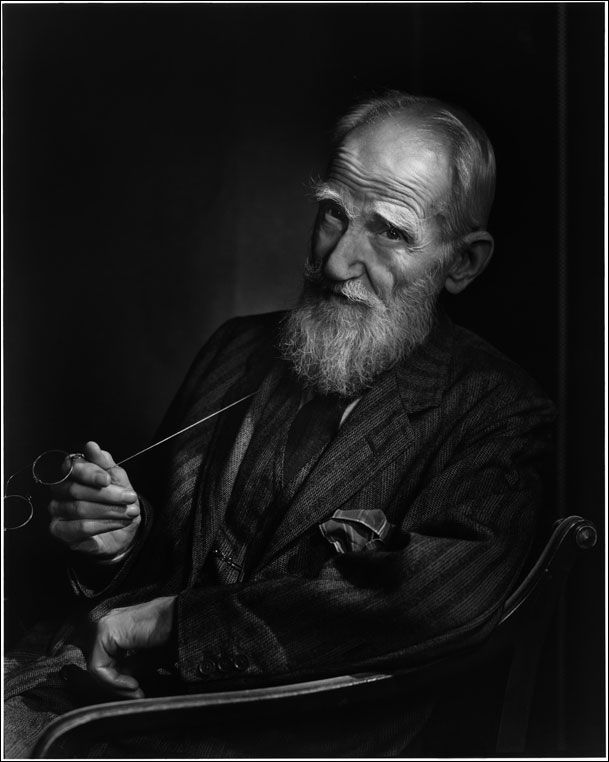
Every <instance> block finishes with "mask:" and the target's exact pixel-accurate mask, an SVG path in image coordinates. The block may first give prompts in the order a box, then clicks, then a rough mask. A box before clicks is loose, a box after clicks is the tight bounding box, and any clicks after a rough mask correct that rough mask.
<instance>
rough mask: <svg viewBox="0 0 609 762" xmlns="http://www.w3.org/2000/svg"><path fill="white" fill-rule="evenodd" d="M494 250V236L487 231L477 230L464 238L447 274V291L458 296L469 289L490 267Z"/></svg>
mask: <svg viewBox="0 0 609 762" xmlns="http://www.w3.org/2000/svg"><path fill="white" fill-rule="evenodd" d="M494 248H495V242H494V241H493V236H492V235H491V234H490V233H487V232H486V230H476V232H475V233H468V234H467V235H466V236H464V237H463V238H462V240H461V241H460V244H459V247H458V251H457V254H456V255H455V258H454V260H453V262H452V264H451V265H450V267H449V268H448V271H447V273H446V282H445V284H444V286H445V288H446V290H447V291H448V292H449V293H451V294H458V293H460V292H461V291H463V290H464V289H465V288H467V287H468V286H469V284H470V283H471V282H472V281H473V280H474V279H475V278H477V277H478V276H479V275H480V273H481V272H482V271H483V270H484V268H485V267H486V266H487V265H488V263H489V262H490V260H491V257H492V255H493V249H494Z"/></svg>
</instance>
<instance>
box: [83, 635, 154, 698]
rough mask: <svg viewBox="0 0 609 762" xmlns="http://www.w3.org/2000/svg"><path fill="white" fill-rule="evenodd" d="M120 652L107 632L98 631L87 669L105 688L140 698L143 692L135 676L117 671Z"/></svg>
mask: <svg viewBox="0 0 609 762" xmlns="http://www.w3.org/2000/svg"><path fill="white" fill-rule="evenodd" d="M120 653H121V649H120V647H119V646H118V645H117V643H116V640H115V639H114V638H113V637H112V636H111V635H110V634H109V633H105V632H98V634H97V637H96V639H95V643H94V645H93V649H92V650H91V655H90V657H89V664H88V668H89V671H90V672H91V674H92V675H93V677H94V678H95V679H96V680H97V681H98V682H100V683H101V684H102V685H104V686H105V687H106V688H109V689H111V690H113V691H117V692H121V693H122V692H126V693H128V694H130V695H131V696H133V697H134V698H141V697H142V696H143V692H142V690H141V688H140V685H139V683H138V681H137V680H136V679H135V677H133V676H132V675H129V674H125V673H124V672H119V670H118V668H117V659H118V656H119V654H120Z"/></svg>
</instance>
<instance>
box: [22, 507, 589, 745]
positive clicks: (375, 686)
mask: <svg viewBox="0 0 609 762" xmlns="http://www.w3.org/2000/svg"><path fill="white" fill-rule="evenodd" d="M596 540H597V532H596V529H595V527H594V525H593V524H592V523H591V522H589V521H587V520H585V519H583V518H582V517H580V516H569V517H568V518H564V519H561V520H559V521H557V522H556V523H555V525H554V529H553V531H552V534H551V537H550V538H549V540H548V542H547V543H546V545H545V547H544V548H543V550H542V552H541V554H540V555H539V557H538V558H537V561H536V562H535V563H534V565H533V566H532V568H531V569H530V571H529V573H528V574H527V575H526V577H525V578H524V579H523V581H522V582H521V583H520V584H519V585H518V587H517V589H516V590H515V591H514V592H513V593H512V595H511V596H510V597H509V599H508V600H507V602H506V604H505V607H504V610H503V614H502V617H501V620H500V623H499V625H498V627H497V628H496V629H495V630H494V632H493V633H492V634H491V636H490V637H488V638H487V639H486V640H485V641H484V643H482V644H481V645H480V646H478V647H476V648H474V649H468V650H466V651H462V652H459V653H458V654H454V655H451V656H447V657H444V658H441V659H438V660H436V661H434V662H430V663H427V664H424V665H422V666H417V667H415V668H407V669H397V670H395V671H393V672H391V673H379V674H376V673H371V674H353V675H344V676H340V677H330V678H327V679H321V680H314V681H309V682H302V683H296V684H290V685H280V686H274V687H268V688H256V689H249V690H237V691H230V692H220V693H203V694H198V695H180V696H169V697H160V698H146V699H141V700H134V701H115V702H112V703H104V704H97V705H93V706H86V707H82V708H79V709H76V710H74V711H71V712H68V713H66V714H64V715H62V716H61V717H58V718H57V719H56V720H54V721H53V722H51V723H50V724H49V725H48V726H47V728H46V729H45V731H44V732H43V733H42V735H41V737H40V738H39V740H38V742H37V744H36V746H35V749H34V751H33V758H35V759H44V758H52V757H53V756H54V755H55V753H56V752H57V750H58V749H61V753H62V756H66V755H67V756H70V754H68V753H67V752H66V749H72V748H74V746H75V747H76V749H78V748H80V749H83V748H87V746H88V745H89V744H91V743H92V742H93V741H94V740H95V739H99V738H104V737H106V738H107V737H113V738H117V737H119V736H120V735H121V734H127V735H133V734H134V733H138V732H146V733H150V732H151V728H154V733H155V735H156V734H162V733H163V732H164V731H168V730H171V731H172V732H175V731H176V729H184V730H185V731H186V730H187V729H188V728H189V727H191V728H197V727H198V728H200V727H201V726H202V725H204V724H205V726H207V727H210V726H211V727H213V726H214V723H217V722H218V721H224V720H226V718H227V717H228V718H230V717H231V716H232V717H235V718H237V717H238V718H239V726H240V727H241V725H242V719H243V718H249V720H250V721H251V723H253V725H254V726H255V725H256V724H258V723H263V722H264V721H265V719H266V720H271V719H272V721H273V722H275V723H277V722H278V718H280V717H281V715H282V713H286V714H285V715H284V716H290V715H292V716H293V714H294V713H299V715H301V716H306V713H307V712H313V713H315V712H317V713H319V712H322V713H323V712H324V711H328V710H329V709H331V708H332V707H337V706H346V705H347V706H348V705H349V704H350V703H351V702H361V701H365V702H370V701H372V702H375V701H379V700H386V699H387V697H388V696H391V697H392V700H394V701H395V700H399V696H400V694H402V695H405V693H406V692H412V691H418V692H421V691H427V690H431V691H434V692H437V691H438V690H440V691H441V690H442V686H446V685H451V684H452V685H453V686H455V685H456V686H459V685H463V682H460V679H461V681H462V680H463V679H464V678H465V676H466V677H467V681H468V682H467V683H466V684H468V685H469V684H470V682H469V681H470V680H471V676H472V675H473V674H475V673H476V670H478V671H480V667H482V668H483V669H482V671H483V672H485V673H489V665H493V664H497V663H498V661H500V660H501V659H503V661H504V663H505V664H506V665H507V668H506V675H505V678H504V680H503V681H502V686H501V692H502V698H501V701H500V706H499V717H498V719H497V721H496V723H495V725H494V730H493V734H494V738H492V739H491V740H490V747H491V748H487V749H484V750H482V753H485V754H486V755H495V754H497V755H511V754H519V753H522V752H523V751H524V750H525V743H526V737H527V727H528V723H529V717H530V713H531V706H532V700H533V694H534V689H535V683H536V675H537V667H538V663H539V659H540V653H541V650H542V648H543V646H544V642H545V640H546V636H547V633H548V628H549V625H550V621H551V619H552V615H553V612H554V611H555V609H556V606H557V603H558V600H559V597H560V595H561V592H562V589H563V586H564V583H565V581H566V579H567V576H568V574H569V571H570V569H571V567H572V566H573V564H574V563H575V561H576V560H577V558H578V556H579V555H580V553H581V552H582V551H584V550H588V549H590V548H592V547H594V545H595V544H596ZM491 671H492V670H491ZM462 692H463V691H462ZM478 699H479V703H480V702H481V704H482V705H483V704H484V702H485V701H486V696H485V695H484V692H482V695H479V696H478ZM465 714H466V715H469V716H470V717H474V718H475V719H476V724H472V727H471V728H470V729H467V731H468V732H471V734H472V735H473V738H474V740H473V741H472V743H473V746H472V748H474V747H475V746H476V742H475V736H476V732H477V731H476V728H478V729H479V727H480V722H479V716H477V715H476V714H475V712H474V713H473V714H472V712H471V711H468V712H467V713H465ZM318 716H319V715H318ZM432 726H433V719H432ZM309 727H310V725H309ZM448 745H450V738H449V739H448ZM432 752H433V749H432ZM426 753H429V752H426ZM470 753H472V752H471V751H470ZM270 755H271V756H281V749H278V748H274V749H273V753H272V754H270ZM252 756H254V755H252ZM258 756H263V755H258ZM434 756H437V752H436V753H435V754H434Z"/></svg>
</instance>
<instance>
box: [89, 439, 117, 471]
mask: <svg viewBox="0 0 609 762" xmlns="http://www.w3.org/2000/svg"><path fill="white" fill-rule="evenodd" d="M85 456H86V458H87V460H88V461H89V462H91V463H95V465H96V466H99V467H100V468H105V469H106V470H108V469H109V468H112V466H115V465H116V463H115V462H114V458H113V457H112V455H110V453H109V452H107V451H106V450H102V449H101V447H100V446H99V445H98V444H97V442H87V444H86V445H85Z"/></svg>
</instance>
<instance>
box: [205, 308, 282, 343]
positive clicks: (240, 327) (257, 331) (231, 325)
mask: <svg viewBox="0 0 609 762" xmlns="http://www.w3.org/2000/svg"><path fill="white" fill-rule="evenodd" d="M285 314H286V313H285V312H284V311H277V312H265V313H262V314H259V315H241V316H237V317H233V318H230V320H227V321H226V322H224V323H222V325H220V327H219V328H218V329H217V330H216V332H215V333H214V335H213V336H212V339H211V341H212V342H215V343H217V344H219V345H228V344H230V345H234V346H240V347H246V346H248V345H251V346H255V345H257V344H273V343H274V342H275V340H276V338H277V332H278V330H279V326H280V324H281V320H282V318H283V317H284V316H285Z"/></svg>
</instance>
